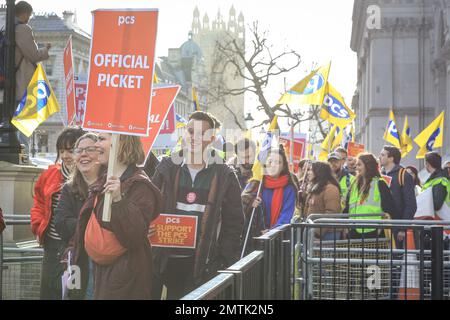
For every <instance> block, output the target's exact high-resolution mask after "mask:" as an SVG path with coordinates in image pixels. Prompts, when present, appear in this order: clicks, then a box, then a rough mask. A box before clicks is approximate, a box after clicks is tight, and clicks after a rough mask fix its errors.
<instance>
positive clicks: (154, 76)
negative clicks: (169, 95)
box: [153, 72, 159, 83]
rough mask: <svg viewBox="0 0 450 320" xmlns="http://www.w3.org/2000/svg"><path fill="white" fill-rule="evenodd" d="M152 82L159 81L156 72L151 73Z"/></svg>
mask: <svg viewBox="0 0 450 320" xmlns="http://www.w3.org/2000/svg"><path fill="white" fill-rule="evenodd" d="M153 83H159V80H158V76H157V75H156V72H155V73H153Z"/></svg>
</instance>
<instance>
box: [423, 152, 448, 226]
mask: <svg viewBox="0 0 450 320" xmlns="http://www.w3.org/2000/svg"><path fill="white" fill-rule="evenodd" d="M441 166H442V158H441V156H440V155H439V153H437V152H428V153H427V154H426V155H425V168H426V169H427V171H428V173H430V177H429V178H428V180H427V182H425V184H424V185H423V187H422V192H423V191H425V190H426V189H428V188H433V190H432V191H433V205H434V211H435V213H436V214H437V215H438V216H439V213H438V211H440V210H441V209H442V207H443V206H444V203H447V205H448V206H450V195H449V193H448V191H449V190H450V187H449V183H450V182H449V180H448V175H447V173H446V172H445V171H444V170H443V169H441ZM439 218H440V219H442V220H447V219H446V218H447V217H439Z"/></svg>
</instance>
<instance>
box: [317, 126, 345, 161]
mask: <svg viewBox="0 0 450 320" xmlns="http://www.w3.org/2000/svg"><path fill="white" fill-rule="evenodd" d="M343 132H344V130H343V129H341V128H339V127H338V126H333V127H332V128H331V130H330V132H329V133H328V135H327V136H326V138H325V140H324V141H323V142H322V145H321V148H322V152H320V154H319V160H320V161H327V158H328V154H329V153H330V152H331V151H332V150H334V149H335V148H337V147H339V145H340V144H341V142H342V138H343Z"/></svg>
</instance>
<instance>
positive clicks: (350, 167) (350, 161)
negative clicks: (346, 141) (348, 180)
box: [334, 147, 356, 176]
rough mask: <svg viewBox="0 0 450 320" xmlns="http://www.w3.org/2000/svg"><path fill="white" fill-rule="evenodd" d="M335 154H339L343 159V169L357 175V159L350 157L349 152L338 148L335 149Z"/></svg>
mask: <svg viewBox="0 0 450 320" xmlns="http://www.w3.org/2000/svg"><path fill="white" fill-rule="evenodd" d="M334 152H335V153H337V154H338V155H339V156H340V157H341V159H342V160H343V162H344V164H343V168H344V169H345V170H346V171H347V172H348V173H349V174H351V175H353V176H354V175H356V159H355V158H354V157H349V156H348V153H347V150H345V149H344V148H342V147H338V148H336V149H334Z"/></svg>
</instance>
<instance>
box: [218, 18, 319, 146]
mask: <svg viewBox="0 0 450 320" xmlns="http://www.w3.org/2000/svg"><path fill="white" fill-rule="evenodd" d="M249 30H250V34H251V35H250V42H251V46H250V47H251V50H250V52H248V53H246V52H245V50H244V48H243V47H242V46H243V43H242V42H240V41H239V39H236V38H234V37H232V36H225V37H224V39H220V40H219V41H217V42H216V55H215V61H214V63H213V67H212V76H213V79H212V83H213V84H215V86H216V87H215V88H214V89H212V90H210V92H209V97H210V98H211V99H212V100H213V101H219V102H221V103H223V104H224V101H225V100H226V99H225V97H227V96H238V95H242V94H245V93H247V92H250V93H252V94H253V95H255V96H256V97H257V99H258V102H259V106H258V107H257V110H263V111H264V113H265V114H266V115H267V118H268V119H266V120H264V121H263V122H262V123H259V124H257V125H255V126H254V128H256V127H260V126H262V125H265V124H267V123H269V122H271V121H272V119H273V118H274V117H275V115H278V117H279V118H289V119H290V122H291V123H293V125H298V124H299V123H301V122H305V121H310V120H317V121H318V122H319V129H320V132H321V133H322V135H323V136H324V137H325V135H326V132H325V130H324V128H323V125H322V123H321V121H320V118H319V114H320V106H312V107H311V108H304V109H300V110H295V111H294V110H293V109H292V108H291V107H290V106H289V105H280V104H277V105H275V106H271V105H270V104H269V102H268V101H267V98H266V89H267V86H268V84H269V82H270V80H272V79H274V78H275V77H280V76H283V75H286V74H287V73H288V72H290V71H293V70H295V69H296V68H298V67H299V66H300V65H301V63H302V60H301V56H300V54H299V53H297V52H296V51H294V50H285V51H283V52H281V53H278V54H274V53H273V52H272V51H273V50H272V46H271V45H269V43H268V32H267V31H264V32H260V30H259V27H258V22H254V23H253V25H252V26H251V27H250V28H249ZM230 67H231V68H232V70H234V76H235V77H242V78H243V79H244V80H245V81H244V83H245V85H244V86H243V87H241V88H229V87H228V86H227V85H226V82H225V81H224V79H223V74H225V70H226V69H227V68H230ZM224 105H225V104H224ZM225 107H226V108H227V109H228V111H230V112H231V113H232V114H233V115H234V116H235V119H236V123H237V124H238V125H239V127H241V128H242V125H241V124H239V123H238V121H237V117H236V115H235V114H234V112H233V111H232V110H231V109H230V108H229V107H227V106H226V105H225Z"/></svg>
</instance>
